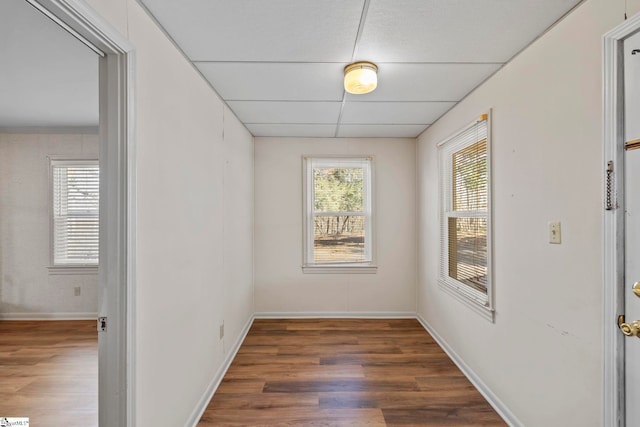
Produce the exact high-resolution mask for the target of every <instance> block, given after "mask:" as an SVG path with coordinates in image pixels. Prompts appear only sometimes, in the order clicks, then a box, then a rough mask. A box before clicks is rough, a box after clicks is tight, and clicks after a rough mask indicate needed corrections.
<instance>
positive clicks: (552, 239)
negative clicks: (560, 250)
mask: <svg viewBox="0 0 640 427" xmlns="http://www.w3.org/2000/svg"><path fill="white" fill-rule="evenodd" d="M549 243H556V244H560V243H561V233H560V221H555V222H550V223H549Z"/></svg>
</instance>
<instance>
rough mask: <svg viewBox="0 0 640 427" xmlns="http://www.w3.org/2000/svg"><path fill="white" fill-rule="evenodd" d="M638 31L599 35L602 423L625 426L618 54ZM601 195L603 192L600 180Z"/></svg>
mask: <svg viewBox="0 0 640 427" xmlns="http://www.w3.org/2000/svg"><path fill="white" fill-rule="evenodd" d="M638 30H640V14H637V15H635V16H633V17H632V18H629V19H628V20H626V21H624V22H623V23H622V24H620V25H618V26H617V27H616V28H614V29H613V30H611V31H609V32H608V33H606V34H605V35H604V36H603V39H602V42H603V43H602V47H603V50H602V51H603V56H602V64H603V73H602V78H603V81H602V86H603V91H602V100H603V157H604V158H603V176H606V168H607V162H608V161H609V160H613V164H614V170H613V175H612V183H611V188H610V190H611V191H612V204H613V206H612V208H613V209H611V210H605V211H604V215H603V256H604V265H603V322H604V324H603V335H604V336H603V338H604V344H603V364H604V366H603V411H602V412H603V425H606V426H615V427H621V426H624V425H625V398H624V396H625V395H624V393H625V389H624V380H625V377H624V336H623V335H622V334H621V333H620V331H619V330H618V326H617V323H616V320H617V316H618V315H619V314H623V313H624V179H623V177H624V76H623V71H624V67H623V65H624V63H623V60H624V52H623V40H624V39H625V38H627V37H628V36H630V35H631V34H633V33H635V32H637V31H638ZM604 181H605V182H604V188H603V194H607V188H606V186H607V183H606V180H604Z"/></svg>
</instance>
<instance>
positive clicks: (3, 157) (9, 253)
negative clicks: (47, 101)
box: [0, 133, 98, 319]
mask: <svg viewBox="0 0 640 427" xmlns="http://www.w3.org/2000/svg"><path fill="white" fill-rule="evenodd" d="M47 156H62V157H65V156H66V157H68V158H74V157H76V158H77V157H83V158H88V159H97V158H98V136H97V135H83V134H64V135H63V134H47V133H34V134H11V133H0V318H4V319H20V318H91V317H95V316H96V313H97V311H98V289H97V288H98V276H97V273H93V274H73V275H69V274H62V275H59V274H56V275H51V274H50V273H49V270H48V267H49V266H50V253H49V251H50V249H49V248H50V245H49V240H50V227H49V216H50V209H49V203H50V193H51V187H50V185H51V184H50V182H49V161H48V159H47ZM74 287H80V296H74Z"/></svg>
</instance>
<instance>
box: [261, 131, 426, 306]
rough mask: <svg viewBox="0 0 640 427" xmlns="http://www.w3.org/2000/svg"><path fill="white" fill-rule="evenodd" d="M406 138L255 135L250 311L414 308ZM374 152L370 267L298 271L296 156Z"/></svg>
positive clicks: (409, 144) (410, 152)
mask: <svg viewBox="0 0 640 427" xmlns="http://www.w3.org/2000/svg"><path fill="white" fill-rule="evenodd" d="M415 149H416V143H415V140H414V139H376V138H369V139H334V138H256V143H255V195H256V196H255V305H256V311H257V312H269V313H290V312H339V313H347V312H349V313H358V312H376V313H383V312H388V313H389V312H408V313H414V312H415V309H416V303H415V284H416V257H415V252H416V237H415V236H416V228H415V227H416V221H415V220H416V214H415V206H416V203H415V167H414V165H415V153H416V151H415ZM341 154H345V155H361V156H365V155H373V156H374V174H375V176H374V180H375V182H374V187H375V188H374V192H375V194H374V203H375V207H374V214H375V242H374V244H375V250H376V252H377V265H378V272H377V274H304V273H302V268H301V266H302V232H303V231H302V229H303V226H302V208H303V201H302V182H303V180H302V157H303V156H305V155H310V156H324V155H341Z"/></svg>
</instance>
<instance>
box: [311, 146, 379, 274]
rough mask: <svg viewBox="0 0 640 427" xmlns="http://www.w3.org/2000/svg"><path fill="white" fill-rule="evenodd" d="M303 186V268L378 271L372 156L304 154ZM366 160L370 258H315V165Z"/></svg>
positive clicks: (365, 204) (346, 164)
mask: <svg viewBox="0 0 640 427" xmlns="http://www.w3.org/2000/svg"><path fill="white" fill-rule="evenodd" d="M302 161H303V165H302V166H303V167H302V173H303V176H302V178H303V179H302V182H303V185H302V189H303V197H302V200H303V209H302V211H303V217H302V222H303V227H302V228H303V233H302V235H303V239H302V240H303V245H302V246H303V247H302V271H303V273H328V274H332V273H355V274H358V273H364V274H375V273H376V272H377V268H378V267H377V265H376V250H375V247H376V245H375V213H374V211H375V203H374V202H375V180H374V175H375V174H374V170H375V168H374V159H373V156H318V157H315V156H303V158H302ZM362 162H366V164H367V165H368V167H367V168H366V169H365V173H364V177H363V192H364V194H363V211H364V216H365V224H366V226H365V254H366V255H367V258H368V260H367V261H363V262H332V263H326V262H323V263H317V262H313V253H314V246H313V245H314V236H313V230H314V200H315V198H314V194H313V188H314V183H313V168H314V167H315V166H321V167H342V166H343V167H349V166H352V165H354V164H355V163H358V164H362Z"/></svg>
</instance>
